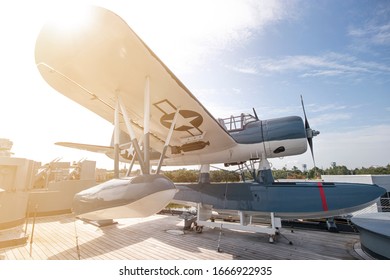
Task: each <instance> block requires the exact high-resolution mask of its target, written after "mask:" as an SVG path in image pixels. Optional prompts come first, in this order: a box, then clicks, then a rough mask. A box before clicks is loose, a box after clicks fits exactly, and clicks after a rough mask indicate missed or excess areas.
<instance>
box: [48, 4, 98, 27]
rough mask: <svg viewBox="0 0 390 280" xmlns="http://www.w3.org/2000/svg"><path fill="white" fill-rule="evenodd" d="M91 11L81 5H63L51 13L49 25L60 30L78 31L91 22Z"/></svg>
mask: <svg viewBox="0 0 390 280" xmlns="http://www.w3.org/2000/svg"><path fill="white" fill-rule="evenodd" d="M91 16H92V15H91V9H89V8H88V7H86V6H83V5H77V6H76V5H63V6H61V7H58V9H57V10H56V12H53V15H52V17H51V19H50V20H49V22H50V24H51V25H52V26H53V27H56V28H58V29H60V30H64V31H66V30H73V29H79V28H82V27H83V26H85V25H87V24H88V23H89V22H90V20H91Z"/></svg>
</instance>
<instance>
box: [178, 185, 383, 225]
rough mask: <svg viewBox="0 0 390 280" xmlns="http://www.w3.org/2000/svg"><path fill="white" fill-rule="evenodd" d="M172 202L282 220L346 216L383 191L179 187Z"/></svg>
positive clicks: (324, 187) (314, 187)
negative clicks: (196, 204)
mask: <svg viewBox="0 0 390 280" xmlns="http://www.w3.org/2000/svg"><path fill="white" fill-rule="evenodd" d="M176 187H177V189H178V190H179V191H178V193H177V194H176V195H175V197H174V200H177V201H192V202H195V203H197V202H201V203H203V204H207V205H212V206H213V208H214V209H219V210H238V211H246V212H256V213H257V214H263V213H264V214H267V215H268V214H269V213H270V212H274V213H275V214H276V215H278V216H279V217H285V218H308V217H311V218H314V217H316V218H320V217H332V216H336V215H343V214H348V213H351V212H354V211H357V210H359V209H362V208H364V207H366V206H369V205H371V204H373V203H374V202H375V201H376V200H377V199H378V198H379V197H380V196H381V195H383V194H384V193H385V189H383V188H381V187H378V186H377V185H368V184H350V183H322V182H303V183H273V184H270V185H262V184H259V183H255V182H253V183H228V184H226V183H222V184H178V185H176Z"/></svg>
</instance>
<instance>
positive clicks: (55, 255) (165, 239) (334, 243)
mask: <svg viewBox="0 0 390 280" xmlns="http://www.w3.org/2000/svg"><path fill="white" fill-rule="evenodd" d="M118 221H119V222H118V224H115V225H110V226H106V227H101V228H99V227H96V226H94V225H91V224H88V223H85V222H83V221H81V220H76V219H74V218H73V216H72V215H70V214H69V215H61V216H53V217H42V218H37V220H36V224H35V230H34V235H33V242H32V244H31V243H30V240H31V236H32V232H31V231H32V225H31V224H30V225H29V226H28V234H29V236H30V238H29V241H28V243H27V244H26V245H24V246H19V247H13V248H3V249H0V259H3V260H4V259H5V260H74V259H79V258H80V259H90V260H91V259H92V260H107V259H113V260H119V259H125V260H132V259H137V260H156V259H157V260H178V259H180V260H225V259H229V260H230V259H244V260H253V259H255V260H257V259H258V260H278V259H282V260H289V259H293V260H305V259H314V260H315V259H320V260H326V259H359V258H360V257H359V255H358V254H357V253H356V252H355V251H354V249H353V247H354V245H355V243H358V242H359V236H358V235H356V234H350V233H349V234H348V233H347V234H345V233H331V232H326V231H313V230H301V229H295V230H294V232H291V230H290V229H288V228H284V229H282V230H281V233H282V236H279V238H278V240H277V241H276V242H275V243H274V244H270V243H269V242H268V237H267V236H266V235H263V234H255V233H248V232H236V231H229V230H222V231H220V230H219V229H210V228H205V229H204V230H203V233H201V234H198V233H195V232H193V231H185V233H184V234H177V233H180V232H181V230H182V229H183V225H184V221H183V220H182V219H180V218H179V217H177V216H170V215H154V216H151V217H148V218H145V219H128V220H118ZM284 237H286V238H288V239H289V240H291V241H292V242H293V245H289V242H288V240H287V239H286V238H284ZM77 240H78V242H77ZM77 244H78V246H77ZM218 244H219V248H220V252H218V250H217V249H218ZM77 247H78V248H79V249H77Z"/></svg>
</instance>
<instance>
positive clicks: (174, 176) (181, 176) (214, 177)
mask: <svg viewBox="0 0 390 280" xmlns="http://www.w3.org/2000/svg"><path fill="white" fill-rule="evenodd" d="M125 173H126V170H121V174H123V175H124V174H125ZM139 174H140V172H139V170H136V171H135V172H132V176H134V175H139ZM163 174H164V175H165V176H166V177H168V178H169V179H170V180H172V181H173V182H180V183H194V182H198V180H199V170H193V169H185V168H181V169H177V170H172V171H163ZM272 174H273V176H274V178H275V180H278V179H320V178H321V175H364V174H367V175H370V174H371V175H389V174H390V164H388V165H386V166H371V167H368V168H367V167H361V168H354V169H349V168H347V167H346V166H345V165H335V164H333V165H332V166H330V167H328V168H326V169H321V168H318V167H315V168H312V169H309V170H306V171H302V170H300V169H299V168H298V167H296V166H293V167H292V168H291V169H287V168H286V167H284V168H282V169H276V168H273V169H272ZM110 175H111V176H109V178H107V179H110V178H112V177H113V172H112V174H110ZM241 177H242V176H241V174H240V173H238V172H235V171H229V170H211V171H210V181H211V182H239V181H241V180H242V178H241ZM244 177H245V180H247V181H250V180H253V176H252V173H251V172H250V171H245V172H244Z"/></svg>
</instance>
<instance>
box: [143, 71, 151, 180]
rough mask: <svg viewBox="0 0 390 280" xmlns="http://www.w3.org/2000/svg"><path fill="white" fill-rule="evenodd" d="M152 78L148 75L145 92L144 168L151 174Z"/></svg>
mask: <svg viewBox="0 0 390 280" xmlns="http://www.w3.org/2000/svg"><path fill="white" fill-rule="evenodd" d="M149 127H150V78H149V76H147V77H146V80H145V92H144V165H145V167H144V169H145V171H146V172H147V173H145V172H144V174H150V141H149V140H150V128H149Z"/></svg>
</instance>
